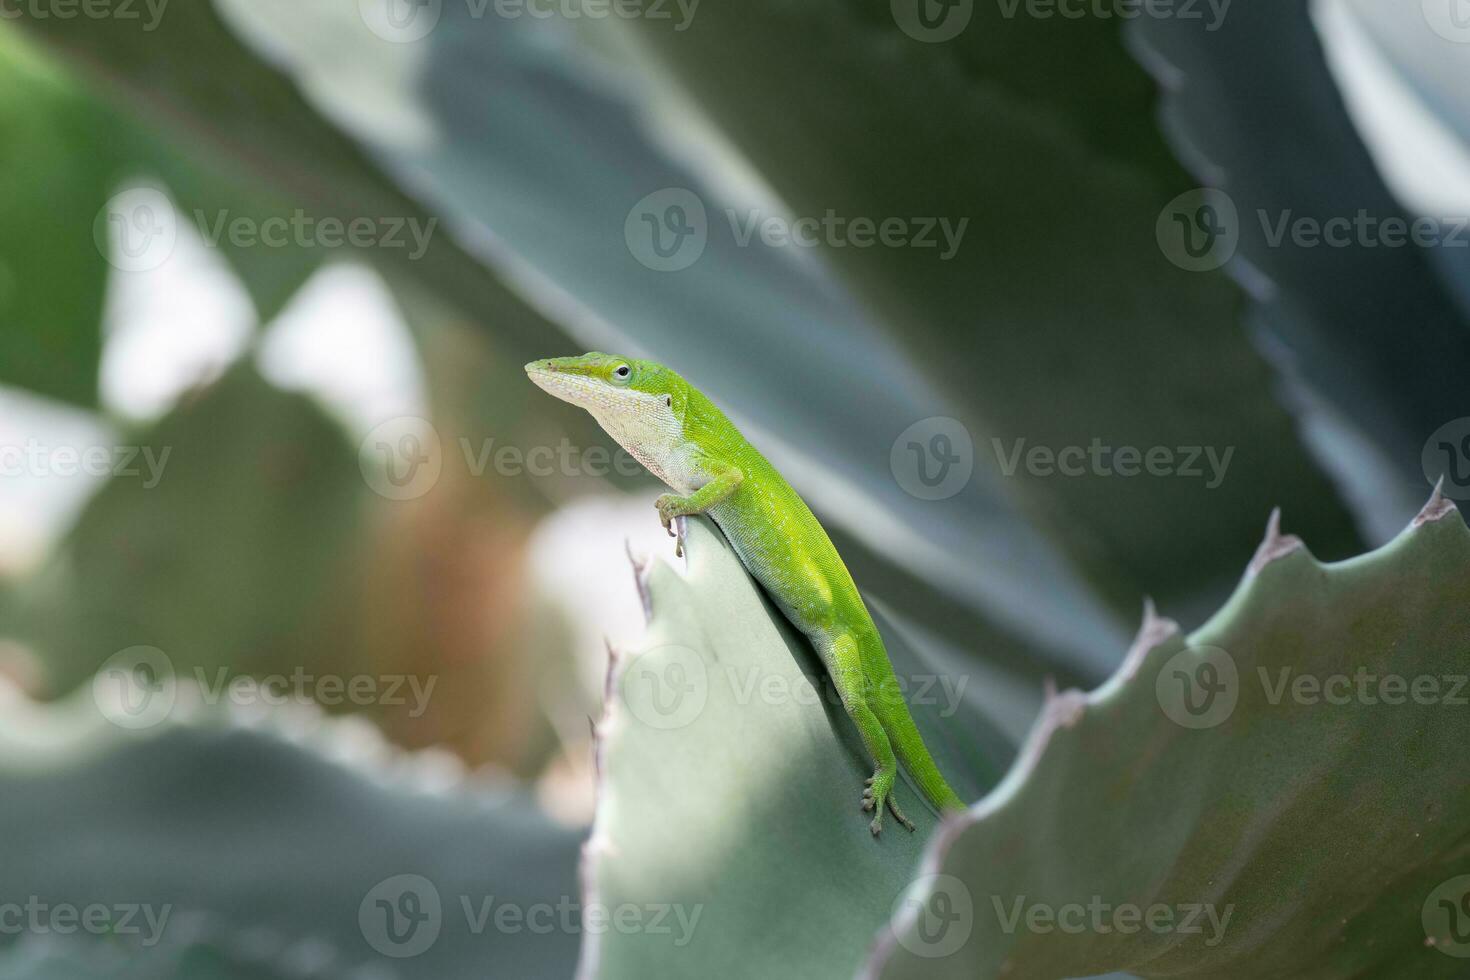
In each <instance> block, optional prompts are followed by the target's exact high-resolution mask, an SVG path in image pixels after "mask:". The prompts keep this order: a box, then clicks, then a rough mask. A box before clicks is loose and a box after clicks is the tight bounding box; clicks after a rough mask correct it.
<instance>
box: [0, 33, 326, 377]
mask: <svg viewBox="0 0 1470 980" xmlns="http://www.w3.org/2000/svg"><path fill="white" fill-rule="evenodd" d="M0 92H3V93H4V94H3V98H0V148H3V149H0V175H3V177H4V180H5V183H6V186H7V187H8V188H9V192H8V193H7V194H6V196H5V200H4V202H3V203H0V209H3V210H0V229H4V231H5V234H4V235H0V324H4V327H5V329H4V330H0V381H4V382H5V383H9V384H17V385H20V386H22V387H25V388H29V389H31V390H32V391H36V392H38V393H40V394H43V395H46V396H48V397H51V398H57V399H62V400H65V401H68V402H72V403H74V404H79V405H84V406H94V405H95V404H96V401H97V367H98V362H99V360H100V357H101V348H102V322H101V321H102V311H103V294H104V291H105V288H106V284H107V280H108V275H109V273H110V272H111V267H110V266H109V265H108V262H107V258H106V254H105V251H104V250H105V249H106V248H107V247H108V227H107V225H106V221H107V220H108V202H109V198H110V196H111V195H112V194H114V193H115V192H117V191H118V190H120V189H121V186H122V184H123V183H124V182H128V181H137V180H145V181H146V180H155V181H160V180H161V181H162V182H163V183H165V184H166V185H167V187H168V190H169V192H170V193H171V194H172V196H173V197H174V199H175V201H176V202H177V204H178V205H179V207H180V208H181V209H182V210H183V211H184V212H185V213H186V214H189V215H193V214H194V213H195V212H196V211H197V212H198V213H199V214H201V215H202V216H203V218H202V219H199V220H200V222H201V223H207V222H209V221H211V220H213V219H214V217H215V216H217V215H218V214H219V213H221V212H227V213H228V215H229V217H230V219H231V220H238V219H240V218H253V219H254V220H255V221H257V222H259V221H260V220H261V219H262V218H263V217H265V216H268V215H273V214H288V215H289V214H290V209H289V208H288V207H286V206H285V205H284V204H283V203H282V202H281V201H279V200H273V199H271V198H270V197H269V196H268V195H265V194H263V193H261V192H259V191H258V190H257V189H256V187H255V186H254V185H252V184H249V183H242V182H239V181H236V180H233V179H231V178H230V177H229V176H226V177H221V176H220V175H219V174H218V173H217V172H213V171H210V170H208V169H206V168H205V167H203V166H201V165H200V163H201V162H200V161H199V160H197V159H195V158H194V157H192V156H191V155H189V154H188V153H183V152H175V151H174V149H173V148H171V147H170V146H169V144H168V143H166V142H165V141H163V140H161V139H160V138H159V136H158V133H157V130H156V128H155V126H154V125H153V124H152V123H151V122H150V121H147V120H130V119H128V118H127V117H125V116H124V115H122V114H120V113H119V112H117V111H116V110H115V109H114V108H112V107H111V106H109V105H107V104H106V103H104V102H103V101H101V100H100V99H98V98H97V97H95V96H94V95H92V94H91V93H89V92H88V91H87V90H86V89H85V88H84V87H82V86H79V85H78V84H77V82H76V80H75V79H74V78H73V77H71V75H70V74H69V73H68V72H66V71H65V70H64V69H63V67H62V66H60V65H58V64H56V63H54V62H52V61H50V60H49V59H47V58H46V57H45V56H44V53H43V52H38V51H36V50H34V49H33V48H32V46H31V45H28V44H25V43H24V42H23V40H22V39H21V38H20V37H19V35H17V34H15V33H14V32H13V31H11V30H9V28H8V27H7V28H6V29H5V31H4V32H3V33H0ZM190 220H196V219H194V218H192V217H191V218H190ZM212 244H213V245H214V247H217V248H218V250H219V252H220V253H221V255H222V256H223V257H224V258H225V260H226V261H227V262H229V263H230V264H231V265H232V266H233V267H234V269H235V270H236V271H237V272H238V273H239V274H240V276H241V279H242V281H243V282H244V284H245V286H246V287H247V289H248V290H249V292H250V295H251V297H252V298H253V299H254V301H255V303H256V306H257V308H258V310H259V312H260V313H261V315H262V317H264V318H268V317H270V316H273V315H274V314H275V313H276V312H277V311H278V310H279V309H280V307H281V306H282V305H283V304H284V302H285V301H286V299H287V298H288V297H289V296H290V294H291V293H293V292H294V291H295V289H296V288H297V287H298V286H299V285H300V284H301V283H302V282H303V281H304V280H305V278H306V276H307V275H309V274H310V272H311V270H312V269H314V268H315V267H316V264H317V257H316V256H315V255H314V254H313V253H312V252H311V251H310V250H307V249H302V248H295V247H286V248H273V249H264V248H241V247H236V246H235V245H233V244H232V241H231V239H230V237H229V236H227V235H226V236H223V237H222V238H220V239H219V240H218V241H217V242H214V243H212Z"/></svg>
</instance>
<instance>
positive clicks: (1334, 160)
mask: <svg viewBox="0 0 1470 980" xmlns="http://www.w3.org/2000/svg"><path fill="white" fill-rule="evenodd" d="M1309 6H1310V5H1309V4H1308V3H1306V2H1292V3H1284V4H1276V5H1273V7H1272V8H1271V10H1269V11H1266V10H1263V9H1262V8H1260V7H1256V6H1250V5H1237V6H1235V7H1234V8H1233V9H1231V11H1230V13H1229V16H1227V17H1226V18H1224V20H1223V22H1222V24H1221V25H1220V27H1219V29H1218V30H1215V31H1210V32H1206V31H1203V30H1201V29H1200V27H1199V26H1198V25H1197V24H1191V23H1186V22H1185V21H1182V20H1180V19H1178V18H1144V19H1142V20H1140V21H1139V22H1138V23H1137V24H1136V25H1135V26H1134V28H1133V30H1134V33H1133V35H1132V37H1133V39H1134V41H1136V42H1137V44H1136V47H1138V49H1139V50H1140V52H1141V53H1142V55H1143V58H1142V60H1143V63H1144V64H1145V65H1147V66H1149V67H1150V68H1152V69H1153V70H1154V72H1155V74H1156V75H1157V76H1158V77H1159V79H1160V81H1161V82H1162V83H1164V84H1165V85H1166V87H1167V89H1168V93H1169V94H1168V98H1167V100H1166V102H1165V105H1164V119H1165V124H1166V129H1167V131H1168V132H1169V134H1170V136H1171V137H1172V139H1173V141H1174V143H1175V144H1176V145H1177V146H1178V147H1179V148H1180V151H1181V154H1182V155H1183V156H1184V158H1185V160H1186V162H1187V163H1188V164H1189V165H1190V166H1191V167H1192V168H1193V169H1194V170H1195V172H1196V173H1197V174H1198V175H1199V176H1200V178H1201V179H1202V180H1205V181H1207V182H1209V183H1210V184H1212V185H1215V186H1218V188H1219V189H1220V190H1222V191H1224V192H1225V193H1226V194H1227V195H1228V196H1229V197H1230V199H1231V200H1232V202H1233V206H1234V210H1235V212H1236V213H1237V215H1238V223H1237V224H1236V225H1235V227H1234V228H1233V229H1231V230H1233V231H1234V232H1236V233H1238V238H1239V245H1238V251H1237V253H1236V254H1237V258H1235V259H1233V260H1231V262H1230V263H1229V264H1228V265H1227V266H1226V269H1227V271H1230V272H1232V273H1233V274H1235V275H1236V276H1237V278H1240V279H1241V280H1242V281H1244V282H1246V283H1247V285H1249V286H1250V288H1251V293H1252V295H1253V297H1254V298H1255V302H1256V309H1255V311H1254V315H1253V316H1252V320H1253V321H1254V322H1255V323H1256V324H1257V326H1258V327H1259V328H1260V329H1262V330H1264V331H1265V332H1266V333H1267V334H1268V335H1269V336H1270V337H1272V338H1273V346H1274V347H1276V348H1277V349H1278V350H1279V351H1280V352H1281V353H1280V355H1279V358H1280V360H1281V361H1283V363H1284V367H1285V368H1286V370H1287V372H1288V373H1289V375H1290V376H1292V377H1299V378H1300V379H1301V380H1302V381H1304V382H1305V383H1306V385H1307V386H1309V387H1310V389H1312V391H1313V392H1314V395H1315V397H1317V398H1320V399H1323V400H1325V402H1326V403H1327V404H1328V405H1329V406H1330V407H1331V409H1332V411H1333V412H1334V413H1335V414H1336V415H1338V416H1340V417H1341V418H1342V419H1343V420H1345V422H1346V425H1347V427H1348V428H1350V429H1353V430H1356V432H1357V433H1359V434H1360V435H1361V437H1364V438H1366V440H1367V442H1368V443H1369V445H1371V447H1372V448H1373V455H1374V456H1376V457H1377V458H1375V459H1373V460H1372V463H1371V464H1370V466H1369V467H1367V468H1366V469H1368V470H1369V473H1368V474H1366V475H1369V476H1371V469H1372V467H1373V466H1377V467H1378V468H1379V469H1380V470H1381V471H1384V472H1383V475H1384V476H1386V477H1387V480H1386V482H1387V484H1388V485H1387V486H1386V487H1384V488H1383V489H1382V490H1379V491H1378V492H1376V493H1369V494H1367V496H1369V497H1377V498H1378V499H1376V500H1373V499H1370V500H1368V501H1367V502H1366V506H1365V508H1364V509H1365V511H1367V512H1368V513H1369V515H1370V516H1372V514H1373V513H1374V512H1375V511H1376V512H1378V513H1380V514H1381V513H1382V512H1383V510H1384V501H1385V499H1386V500H1387V501H1388V512H1387V514H1385V515H1384V516H1383V517H1381V518H1379V519H1378V520H1377V523H1378V524H1379V525H1382V524H1383V523H1384V522H1385V521H1386V522H1387V523H1388V526H1389V527H1390V528H1396V527H1401V526H1402V524H1403V522H1404V521H1405V520H1407V519H1408V517H1409V516H1410V515H1411V514H1412V510H1413V506H1414V502H1415V501H1417V500H1419V499H1422V488H1423V487H1424V486H1426V479H1427V480H1428V481H1429V482H1431V483H1432V481H1433V480H1434V479H1435V478H1436V477H1437V476H1438V473H1430V474H1428V475H1427V477H1426V474H1425V461H1424V460H1423V459H1422V456H1423V450H1424V445H1425V441H1426V440H1427V439H1429V438H1430V436H1431V435H1432V434H1433V433H1434V432H1435V431H1436V430H1437V429H1439V428H1440V427H1441V426H1443V425H1445V424H1446V423H1449V422H1451V421H1452V420H1454V419H1456V418H1459V417H1462V416H1463V415H1464V414H1465V411H1464V398H1463V395H1462V390H1463V379H1464V377H1465V376H1466V373H1467V371H1470V329H1467V324H1466V315H1465V312H1464V311H1463V310H1462V309H1461V307H1460V305H1459V300H1458V299H1457V297H1456V295H1455V293H1454V291H1453V290H1452V289H1451V288H1450V287H1449V286H1447V285H1446V283H1445V282H1444V281H1443V280H1442V279H1441V278H1440V275H1439V274H1438V273H1437V271H1436V268H1435V263H1436V261H1437V257H1436V255H1435V250H1434V249H1426V248H1422V247H1420V246H1418V245H1416V244H1414V243H1413V241H1403V242H1402V243H1401V247H1388V246H1386V245H1385V244H1384V242H1385V241H1387V239H1386V238H1383V237H1382V236H1381V229H1382V228H1384V227H1385V225H1384V223H1386V222H1389V221H1402V222H1404V223H1405V225H1406V226H1407V223H1408V222H1409V221H1411V220H1412V219H1413V217H1414V215H1412V214H1408V213H1406V211H1405V209H1404V207H1403V205H1402V204H1401V203H1400V202H1399V201H1397V200H1395V198H1394V197H1393V195H1392V194H1391V193H1390V192H1389V189H1388V188H1387V187H1386V186H1385V184H1384V181H1383V178H1382V177H1381V176H1380V173H1379V170H1378V168H1377V166H1376V164H1375V161H1374V160H1373V158H1372V157H1371V156H1370V155H1369V152H1368V150H1367V148H1366V147H1365V146H1364V143H1363V141H1362V138H1361V137H1360V136H1359V134H1358V132H1357V130H1356V128H1355V126H1354V124H1353V121H1352V119H1351V118H1350V117H1349V116H1348V113H1347V110H1346V107H1345V106H1344V103H1343V96H1342V93H1341V91H1340V90H1339V88H1338V85H1337V83H1336V81H1335V80H1334V79H1333V77H1332V74H1331V73H1330V72H1329V70H1328V65H1327V60H1326V58H1325V56H1324V53H1323V48H1322V42H1321V40H1320V38H1319V37H1318V35H1317V31H1316V29H1315V27H1314V25H1313V23H1312V17H1311V12H1310V10H1309ZM1382 6H1384V7H1385V9H1387V8H1388V7H1392V8H1394V9H1395V10H1396V11H1397V16H1398V18H1399V23H1400V24H1401V25H1402V27H1403V28H1404V29H1405V30H1419V31H1423V32H1428V31H1429V26H1428V23H1427V21H1426V20H1425V19H1424V17H1423V16H1421V14H1420V11H1419V9H1417V8H1419V7H1420V6H1421V5H1420V4H1418V3H1413V4H1410V3H1398V2H1395V3H1393V4H1386V5H1382ZM1433 6H1435V5H1434V4H1432V3H1427V4H1424V5H1423V9H1424V10H1426V11H1427V10H1429V9H1430V8H1431V7H1433ZM1450 6H1451V4H1449V3H1441V4H1438V7H1439V8H1441V9H1443V10H1445V11H1448V10H1449V8H1450ZM1407 7H1414V8H1416V9H1415V10H1413V11H1412V12H1411V11H1409V10H1406V9H1404V8H1407ZM1446 16H1448V13H1446ZM1436 40H1440V43H1441V46H1442V47H1451V46H1452V45H1450V44H1449V42H1448V41H1444V40H1442V39H1436ZM1324 154H1326V155H1327V156H1325V157H1324ZM1324 159H1327V160H1330V164H1327V165H1324ZM1360 215H1362V216H1365V217H1367V218H1368V219H1370V220H1371V221H1373V222H1375V223H1376V224H1374V225H1373V226H1372V228H1371V229H1370V232H1369V234H1370V235H1372V238H1364V237H1362V236H1360V235H1359V234H1358V233H1357V232H1353V233H1352V234H1350V235H1347V236H1346V237H1343V236H1341V232H1340V231H1339V232H1337V235H1338V236H1339V237H1338V239H1337V240H1338V241H1339V242H1341V244H1339V245H1334V246H1332V247H1327V246H1326V245H1325V244H1324V242H1322V241H1313V240H1312V239H1310V238H1308V239H1305V240H1304V241H1305V242H1306V244H1297V242H1296V241H1295V240H1294V237H1293V235H1292V233H1291V232H1290V230H1289V229H1290V225H1289V224H1284V223H1295V222H1301V221H1304V220H1305V221H1308V222H1315V223H1316V224H1317V227H1324V226H1325V225H1326V223H1327V222H1329V221H1334V220H1336V221H1338V222H1342V221H1357V220H1358V218H1359V216H1360ZM1283 229H1285V233H1284V234H1283V236H1282V237H1281V239H1280V240H1279V242H1277V241H1273V239H1275V237H1276V235H1277V234H1278V233H1281V232H1282V231H1283ZM1439 251H1441V252H1443V254H1444V257H1445V258H1448V257H1450V256H1453V255H1455V254H1458V253H1457V251H1453V250H1450V249H1441V250H1439ZM1344 448H1350V447H1345V446H1344V441H1343V440H1342V439H1340V438H1339V439H1336V440H1335V441H1334V442H1333V443H1332V445H1331V446H1330V447H1327V448H1321V445H1320V443H1319V449H1318V451H1319V453H1321V454H1324V455H1332V454H1338V455H1340V454H1341V453H1342V452H1343V450H1344ZM1360 469H1363V468H1360ZM1349 474H1350V476H1349V478H1350V479H1357V480H1359V481H1360V480H1361V479H1362V477H1363V476H1364V475H1365V474H1364V473H1361V472H1360V473H1358V474H1351V470H1350V468H1349ZM1455 489H1456V490H1458V487H1457V488H1455ZM1287 511H1288V513H1296V511H1295V510H1294V509H1292V508H1291V507H1290V506H1288V507H1287ZM1308 534H1309V537H1311V539H1312V540H1314V541H1316V540H1319V539H1318V538H1316V537H1315V534H1314V533H1310V532H1308Z"/></svg>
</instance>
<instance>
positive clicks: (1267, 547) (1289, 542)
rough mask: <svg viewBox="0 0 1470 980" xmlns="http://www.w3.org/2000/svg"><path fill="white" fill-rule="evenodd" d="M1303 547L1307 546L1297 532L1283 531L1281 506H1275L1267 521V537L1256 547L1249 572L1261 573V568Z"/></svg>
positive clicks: (1253, 573) (1252, 573)
mask: <svg viewBox="0 0 1470 980" xmlns="http://www.w3.org/2000/svg"><path fill="white" fill-rule="evenodd" d="M1303 547H1305V546H1304V545H1303V544H1302V539H1301V538H1299V537H1297V536H1296V535H1295V534H1282V533H1281V508H1280V507H1273V508H1272V509H1271V517H1270V519H1269V520H1267V521H1266V537H1265V539H1264V540H1262V541H1261V546H1260V547H1259V548H1257V549H1256V554H1255V557H1253V558H1252V559H1251V563H1250V569H1249V571H1248V573H1247V574H1250V575H1259V574H1260V573H1261V570H1262V569H1263V568H1265V567H1266V566H1267V565H1269V564H1271V563H1272V562H1273V561H1276V560H1277V559H1280V558H1285V557H1286V556H1287V555H1289V554H1291V553H1292V552H1293V551H1297V550H1299V549H1301V548H1303Z"/></svg>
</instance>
